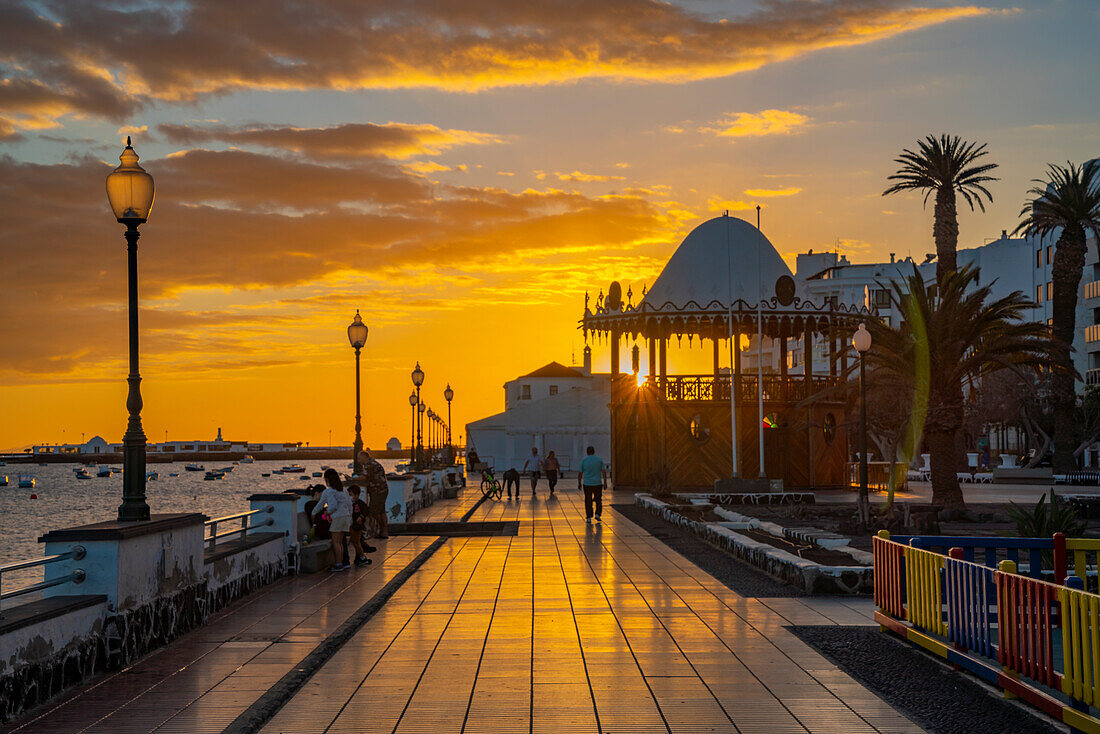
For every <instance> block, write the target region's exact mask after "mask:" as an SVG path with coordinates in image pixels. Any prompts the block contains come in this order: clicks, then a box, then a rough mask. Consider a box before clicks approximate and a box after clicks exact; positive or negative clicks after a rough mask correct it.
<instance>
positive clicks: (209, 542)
mask: <svg viewBox="0 0 1100 734" xmlns="http://www.w3.org/2000/svg"><path fill="white" fill-rule="evenodd" d="M272 512H275V506H274V505H268V506H267V507H263V508H260V509H258V510H252V511H251V512H238V513H237V514H236V515H226V516H225V517H216V518H214V519H213V520H207V521H206V522H205V523H203V525H204V526H205V527H206V528H208V529H209V532H210V534H209V535H208V536H207V537H206V538H204V539H203V542H204V543H206V548H207V550H214V546H215V545H217V543H218V541H219V540H220V539H222V538H228V537H229V536H230V535H239V536H240V539H241V540H244V539H245V536H246V535H247V534H248V531H249V530H259V529H260V528H266V527H268V526H271V525H274V524H275V518H273V517H269V518H267V519H266V520H264V521H263V522H262V523H260V524H259V525H249V524H248V518H250V517H252V516H253V515H261V514H268V515H270V514H271V513H272ZM234 520H240V521H241V526H240V527H239V528H233V529H232V530H226V531H225V532H222V533H219V532H218V524H219V523H227V522H233V521H234Z"/></svg>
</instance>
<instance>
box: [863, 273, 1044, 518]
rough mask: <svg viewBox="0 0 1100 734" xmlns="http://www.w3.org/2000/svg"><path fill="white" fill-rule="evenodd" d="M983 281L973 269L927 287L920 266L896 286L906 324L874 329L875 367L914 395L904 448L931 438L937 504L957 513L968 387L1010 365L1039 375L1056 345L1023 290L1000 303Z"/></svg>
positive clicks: (872, 354) (871, 358)
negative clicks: (958, 457) (958, 456)
mask: <svg viewBox="0 0 1100 734" xmlns="http://www.w3.org/2000/svg"><path fill="white" fill-rule="evenodd" d="M977 280H978V271H977V270H976V269H974V268H971V267H969V266H968V267H965V268H963V269H962V270H959V271H957V272H954V273H949V274H948V275H947V276H946V277H945V278H944V281H943V283H942V284H941V285H934V284H933V285H926V284H925V282H924V278H923V277H921V275H920V272H919V271H918V270H917V267H916V265H914V266H913V273H912V275H909V276H906V277H905V278H904V279H902V280H900V281H891V282H890V284H889V290H890V298H891V300H892V301H893V304H894V306H895V308H896V309H897V310H898V312H899V313H901V314H902V317H903V319H904V321H903V323H901V324H899V325H896V326H894V325H888V324H885V323H882V322H878V321H873V322H872V323H870V324H868V329H869V330H870V331H871V335H872V347H871V350H870V352H868V357H867V358H868V366H869V367H870V368H871V369H872V370H873V371H875V372H876V373H879V375H880V378H881V379H882V380H884V381H886V382H887V383H889V384H893V385H895V386H896V389H898V390H905V391H907V392H908V393H909V394H911V395H912V396H913V400H912V406H913V407H912V413H911V415H910V419H909V428H908V430H907V432H906V439H905V441H904V446H905V447H906V450H907V452H908V451H913V450H915V447H916V446H917V445H918V444H919V442H920V437H921V435H922V434H923V436H924V439H925V441H926V442H927V446H928V450H929V452H930V453H931V454H932V502H933V504H939V505H943V507H944V508H945V509H948V510H953V511H958V510H962V509H964V508H965V506H966V505H965V501H964V500H963V495H962V489H961V488H960V487H959V480H958V476H957V474H956V464H955V445H956V443H955V442H956V438H957V435H958V432H959V430H960V429H961V428H962V416H963V401H964V397H963V385H969V386H971V387H973V386H974V385H975V384H976V382H977V381H978V380H980V379H981V378H982V377H984V376H986V375H990V374H993V373H996V372H997V371H998V370H1002V369H1006V368H1011V369H1017V370H1020V369H1032V370H1036V371H1037V370H1038V369H1039V368H1040V367H1041V366H1043V365H1046V364H1048V362H1047V354H1048V350H1049V348H1050V339H1049V332H1048V330H1047V328H1046V326H1044V325H1043V324H1039V323H1036V322H1034V321H1028V320H1025V316H1026V315H1027V312H1028V310H1029V309H1031V308H1033V307H1034V305H1035V304H1034V303H1032V302H1031V301H1029V300H1028V299H1027V297H1026V296H1024V294H1023V293H1020V292H1019V291H1016V292H1014V293H1012V294H1011V295H1008V296H1005V297H1004V298H999V299H997V300H992V298H991V289H990V286H989V285H985V286H980V287H979V286H977ZM968 288H970V289H971V290H969V292H968V291H967V289H968Z"/></svg>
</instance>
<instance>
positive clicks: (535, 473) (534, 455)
mask: <svg viewBox="0 0 1100 734" xmlns="http://www.w3.org/2000/svg"><path fill="white" fill-rule="evenodd" d="M528 467H530V472H531V496H532V497H538V496H539V495H538V492H536V491H535V489H536V488H537V487H538V485H539V477H540V476H542V459H541V458H540V457H539V450H538V449H537V448H535V447H534V446H532V447H531V455H530V456H529V457H527V461H525V462H523V471H528ZM516 499H519V492H517V493H516Z"/></svg>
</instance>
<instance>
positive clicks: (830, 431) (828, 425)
mask: <svg viewBox="0 0 1100 734" xmlns="http://www.w3.org/2000/svg"><path fill="white" fill-rule="evenodd" d="M821 432H822V433H824V434H825V443H832V442H833V439H834V438H836V416H835V415H833V414H832V413H826V414H825V420H824V421H822V423H821Z"/></svg>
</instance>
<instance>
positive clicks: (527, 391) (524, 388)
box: [519, 385, 531, 400]
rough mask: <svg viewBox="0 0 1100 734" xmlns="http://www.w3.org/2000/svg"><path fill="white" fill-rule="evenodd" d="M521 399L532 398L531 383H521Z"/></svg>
mask: <svg viewBox="0 0 1100 734" xmlns="http://www.w3.org/2000/svg"><path fill="white" fill-rule="evenodd" d="M519 399H520V400H530V399H531V386H530V385H521V386H520V394H519Z"/></svg>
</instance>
